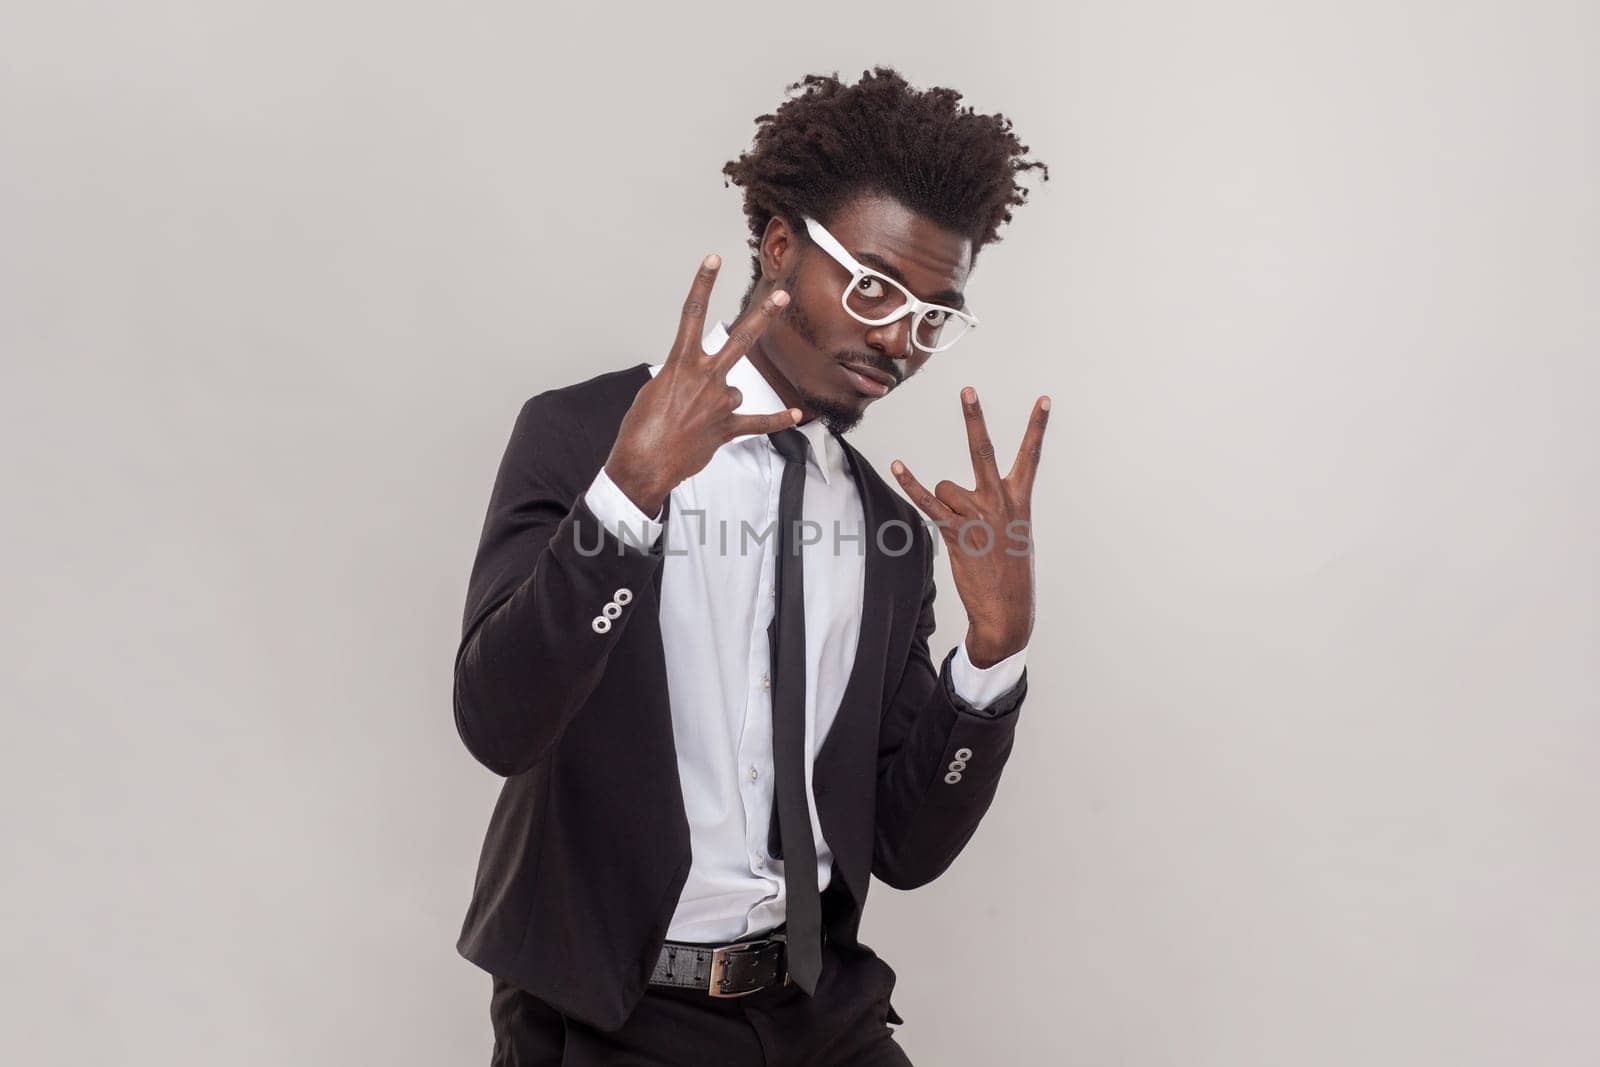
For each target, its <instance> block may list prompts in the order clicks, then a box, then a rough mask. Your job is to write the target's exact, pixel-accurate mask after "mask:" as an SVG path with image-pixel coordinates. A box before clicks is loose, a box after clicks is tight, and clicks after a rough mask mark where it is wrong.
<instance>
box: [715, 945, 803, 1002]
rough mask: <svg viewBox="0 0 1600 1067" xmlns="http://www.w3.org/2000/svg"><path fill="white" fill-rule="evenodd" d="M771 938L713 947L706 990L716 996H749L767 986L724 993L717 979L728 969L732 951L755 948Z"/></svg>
mask: <svg viewBox="0 0 1600 1067" xmlns="http://www.w3.org/2000/svg"><path fill="white" fill-rule="evenodd" d="M771 940H773V939H772V938H769V937H762V938H757V939H756V940H754V941H740V942H739V943H738V944H734V945H723V946H722V947H721V948H716V949H712V950H711V977H710V979H709V980H708V981H707V983H706V992H707V993H710V994H711V995H712V996H714V997H747V996H749V995H750V994H751V993H759V992H761V991H762V990H763V989H765V988H767V987H766V986H756V988H754V989H746V990H743V991H742V992H738V993H724V992H722V991H721V990H719V989H718V988H717V979H718V978H719V977H720V976H721V974H722V972H723V971H725V970H726V969H727V966H728V955H729V954H730V953H734V952H740V951H742V950H744V949H747V948H754V947H756V946H757V945H762V944H765V943H766V942H768V941H771ZM785 970H787V968H785ZM785 978H787V975H785Z"/></svg>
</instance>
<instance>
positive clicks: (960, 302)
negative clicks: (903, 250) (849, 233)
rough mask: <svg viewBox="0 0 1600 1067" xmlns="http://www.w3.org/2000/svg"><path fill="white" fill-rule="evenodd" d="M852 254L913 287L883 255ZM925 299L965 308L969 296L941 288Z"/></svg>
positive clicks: (907, 286)
mask: <svg viewBox="0 0 1600 1067" xmlns="http://www.w3.org/2000/svg"><path fill="white" fill-rule="evenodd" d="M850 254H851V255H853V256H855V257H856V259H858V260H860V261H861V262H862V263H865V264H866V265H867V266H869V267H872V268H874V269H876V270H880V271H882V272H883V273H885V274H887V275H888V276H889V277H891V278H893V279H894V280H895V281H897V282H899V283H900V284H901V285H903V286H905V287H906V288H907V289H910V288H911V283H910V282H908V281H906V276H905V275H904V274H901V273H900V271H899V270H897V269H896V268H895V267H894V265H893V264H891V263H890V262H889V261H888V260H886V259H884V258H883V257H882V256H875V255H873V254H872V253H871V252H855V251H852V252H851V253H850ZM925 299H926V300H927V302H928V303H930V304H946V305H948V306H950V307H953V308H957V309H961V310H965V308H966V306H967V298H966V297H965V296H963V295H962V294H960V293H958V292H956V291H955V290H954V289H941V290H939V291H938V292H937V293H934V294H933V295H932V296H930V297H926V298H925Z"/></svg>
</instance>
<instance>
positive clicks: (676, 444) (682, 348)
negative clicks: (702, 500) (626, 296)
mask: <svg viewBox="0 0 1600 1067" xmlns="http://www.w3.org/2000/svg"><path fill="white" fill-rule="evenodd" d="M721 264H722V260H721V259H720V258H719V257H718V256H716V255H710V256H707V257H706V258H705V260H704V262H702V263H701V264H700V269H699V271H698V272H697V273H696V274H695V278H694V284H693V285H692V286H690V288H689V297H688V299H687V300H685V301H684V303H683V315H682V317H681V318H680V319H679V320H678V336H677V337H676V338H675V339H674V340H673V342H672V348H671V349H670V350H669V351H668V352H667V358H666V362H665V363H663V364H662V367H661V369H660V370H659V371H657V372H656V376H655V377H654V378H652V379H650V380H649V381H648V382H646V383H645V384H644V385H643V386H641V387H640V389H639V392H638V394H637V395H636V396H635V397H634V399H633V406H632V407H630V408H629V409H628V412H627V414H626V415H624V416H623V417H622V425H621V426H620V427H618V429H617V439H616V441H615V442H614V443H613V444H612V446H611V454H610V455H609V456H608V457H606V464H605V469H606V474H607V475H609V476H610V478H611V480H612V481H613V482H615V483H616V484H617V488H619V489H621V490H622V491H623V492H624V493H626V494H627V496H628V498H629V499H630V500H632V501H633V502H634V504H636V505H637V506H638V508H639V510H640V511H642V512H644V513H645V514H646V515H652V516H653V515H656V514H657V513H659V512H660V510H661V505H662V504H663V503H664V502H665V500H666V498H667V495H668V494H669V493H671V492H672V487H673V486H675V485H677V484H678V483H679V482H681V481H683V480H684V479H685V478H687V477H689V476H690V475H691V474H694V473H696V472H697V471H699V470H701V469H702V468H704V467H705V465H706V464H707V463H710V462H711V457H712V455H713V454H714V453H715V452H716V451H717V449H719V448H721V447H722V446H723V445H724V444H726V443H727V442H728V441H731V440H732V439H733V438H735V437H738V436H741V435H743V434H752V433H775V432H777V431H778V430H787V429H789V428H790V427H791V426H793V425H794V424H795V423H797V422H799V421H800V419H801V418H802V417H803V416H802V413H801V412H800V410H799V409H798V408H789V409H788V410H787V411H779V412H776V413H774V414H770V415H736V414H734V410H735V409H736V408H737V407H738V406H739V405H740V404H741V403H742V402H743V401H744V397H743V396H741V395H740V393H739V390H738V389H737V388H735V387H734V386H731V385H729V384H728V382H727V378H728V370H729V369H730V368H731V367H732V366H733V365H734V364H735V363H737V362H739V358H740V357H741V356H743V355H744V354H745V353H747V352H749V351H750V349H751V347H752V346H753V345H754V344H755V343H756V339H757V338H758V337H760V336H761V335H762V334H763V333H764V332H765V331H766V329H767V327H768V326H770V325H771V324H772V320H773V319H774V318H776V317H777V315H778V313H779V312H780V311H782V310H783V308H784V307H785V306H787V305H788V303H789V294H788V293H785V292H784V291H783V290H781V289H780V290H777V291H776V292H774V293H773V294H772V295H771V296H769V297H767V299H765V300H763V301H762V302H761V303H760V304H759V305H758V306H756V307H753V308H751V309H750V310H749V311H747V312H746V313H745V315H744V316H743V317H742V318H741V319H740V320H739V321H738V322H736V323H734V325H733V329H732V330H730V331H729V332H728V340H727V343H725V344H724V345H723V346H722V348H721V349H720V350H719V351H717V352H715V353H713V354H711V355H706V354H705V350H704V348H703V347H702V345H701V338H702V337H703V336H704V334H705V319H706V308H707V307H708V306H709V305H710V303H711V286H712V284H713V283H714V282H715V281H716V278H717V269H718V267H720V266H721Z"/></svg>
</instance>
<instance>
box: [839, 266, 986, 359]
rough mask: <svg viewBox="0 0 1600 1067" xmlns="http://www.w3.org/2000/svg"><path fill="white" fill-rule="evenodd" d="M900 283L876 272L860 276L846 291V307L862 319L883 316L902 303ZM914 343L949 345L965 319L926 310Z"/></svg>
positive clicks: (963, 327)
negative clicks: (896, 283) (895, 282)
mask: <svg viewBox="0 0 1600 1067" xmlns="http://www.w3.org/2000/svg"><path fill="white" fill-rule="evenodd" d="M905 303H906V295H905V293H904V291H902V290H901V289H900V287H899V286H897V285H895V284H894V283H892V282H891V281H890V280H889V279H887V278H884V277H883V276H882V275H878V274H866V275H863V276H862V277H861V278H860V279H859V280H858V281H855V282H853V283H852V284H851V286H850V289H849V291H848V292H846V293H845V307H846V308H848V309H849V310H850V311H852V312H853V313H855V314H856V315H858V316H860V317H861V318H863V319H874V320H878V319H882V318H884V317H885V316H886V315H892V314H894V313H895V312H896V311H898V310H900V309H901V308H902V307H904V306H905ZM916 329H917V343H918V344H919V345H921V346H922V347H923V348H928V349H938V348H948V347H949V346H950V345H953V344H955V342H956V341H958V340H960V339H961V337H962V335H964V334H965V333H966V332H967V320H966V319H963V318H961V317H960V316H959V315H952V314H950V313H949V312H947V311H944V310H942V309H939V308H928V309H925V310H924V311H923V313H922V315H921V316H919V318H918V321H917V324H916Z"/></svg>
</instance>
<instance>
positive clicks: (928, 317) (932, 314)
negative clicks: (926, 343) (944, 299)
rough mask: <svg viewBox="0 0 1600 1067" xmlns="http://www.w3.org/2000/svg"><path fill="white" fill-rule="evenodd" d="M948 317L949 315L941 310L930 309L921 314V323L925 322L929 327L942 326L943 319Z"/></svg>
mask: <svg viewBox="0 0 1600 1067" xmlns="http://www.w3.org/2000/svg"><path fill="white" fill-rule="evenodd" d="M949 317H950V313H949V312H948V311H945V310H944V309H943V308H932V309H930V310H928V311H925V312H923V314H922V321H924V322H926V323H927V324H928V325H929V326H943V325H944V321H945V319H947V318H949Z"/></svg>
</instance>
